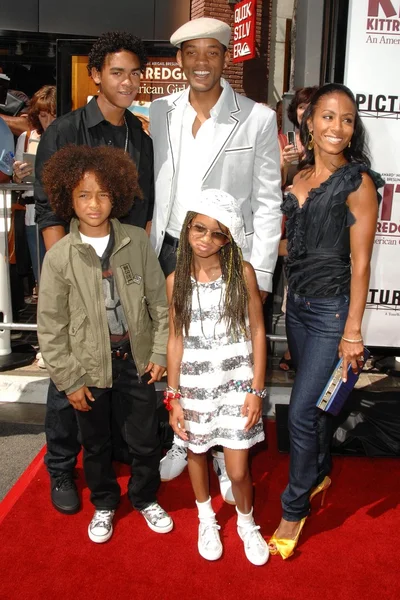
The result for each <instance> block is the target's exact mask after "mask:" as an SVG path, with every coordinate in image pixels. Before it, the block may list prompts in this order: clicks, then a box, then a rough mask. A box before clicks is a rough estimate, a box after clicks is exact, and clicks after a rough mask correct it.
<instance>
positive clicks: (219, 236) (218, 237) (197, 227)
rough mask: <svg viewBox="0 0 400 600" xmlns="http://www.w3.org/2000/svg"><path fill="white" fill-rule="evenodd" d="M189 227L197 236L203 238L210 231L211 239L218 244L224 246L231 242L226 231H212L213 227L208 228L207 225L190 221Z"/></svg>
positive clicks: (194, 235)
mask: <svg viewBox="0 0 400 600" xmlns="http://www.w3.org/2000/svg"><path fill="white" fill-rule="evenodd" d="M188 229H190V231H191V232H192V235H193V237H195V238H202V237H204V236H205V235H207V234H208V233H209V234H210V236H211V240H212V241H213V243H214V244H215V245H216V246H220V247H222V246H225V245H226V244H228V243H229V242H230V237H229V235H227V234H226V233H222V231H211V229H208V228H207V227H206V226H205V225H201V224H200V223H189V225H188Z"/></svg>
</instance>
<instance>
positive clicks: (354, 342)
mask: <svg viewBox="0 0 400 600" xmlns="http://www.w3.org/2000/svg"><path fill="white" fill-rule="evenodd" d="M342 340H343V341H345V342H349V344H358V343H359V342H362V341H363V339H362V338H360V339H359V340H350V339H349V338H345V337H344V336H343V335H342Z"/></svg>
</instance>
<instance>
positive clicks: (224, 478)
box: [212, 450, 236, 505]
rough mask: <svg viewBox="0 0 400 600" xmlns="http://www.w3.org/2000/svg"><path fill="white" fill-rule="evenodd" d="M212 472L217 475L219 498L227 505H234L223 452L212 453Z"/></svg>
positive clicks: (214, 451)
mask: <svg viewBox="0 0 400 600" xmlns="http://www.w3.org/2000/svg"><path fill="white" fill-rule="evenodd" d="M212 456H213V467H214V471H215V472H216V474H217V475H218V480H219V489H220V490H221V496H222V498H223V499H224V500H225V502H226V503H227V504H232V505H235V504H236V502H235V498H234V497H233V493H232V483H231V480H230V479H229V477H228V475H227V472H226V468H225V457H224V453H223V452H218V451H217V450H213V451H212Z"/></svg>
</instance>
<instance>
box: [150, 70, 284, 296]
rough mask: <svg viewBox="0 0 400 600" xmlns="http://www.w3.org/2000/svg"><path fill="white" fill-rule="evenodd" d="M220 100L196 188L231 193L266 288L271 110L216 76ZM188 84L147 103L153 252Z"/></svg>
mask: <svg viewBox="0 0 400 600" xmlns="http://www.w3.org/2000/svg"><path fill="white" fill-rule="evenodd" d="M221 84H222V86H223V87H224V88H225V94H224V95H225V99H224V102H223V104H222V106H221V109H220V111H219V114H218V117H217V122H216V124H215V130H214V136H213V139H212V140H210V144H212V149H211V152H210V160H209V164H208V165H207V167H206V169H205V171H204V175H203V179H202V189H210V188H212V189H220V190H224V191H225V192H228V193H229V194H231V195H232V196H234V198H236V199H237V200H238V201H239V203H240V206H241V208H242V211H243V218H244V223H245V231H246V241H247V249H245V250H244V252H243V254H244V258H245V259H246V260H248V261H249V262H250V263H251V264H252V265H253V267H254V269H255V272H256V275H257V281H258V284H259V287H260V289H262V290H265V291H271V290H272V275H273V272H274V268H275V263H276V258H277V252H278V244H279V240H280V236H281V220H282V215H281V212H280V204H281V201H282V194H281V174H280V157H279V147H278V134H277V127H276V115H275V113H274V111H273V110H271V109H270V108H268V107H266V106H263V105H262V104H257V103H256V102H253V100H250V99H249V98H246V97H245V96H242V95H240V94H237V93H236V92H235V91H234V90H233V89H232V87H231V86H230V85H229V83H228V82H227V81H225V80H224V79H221ZM188 95H189V89H186V90H185V91H183V92H177V93H176V94H172V95H171V96H166V97H164V98H159V99H157V100H155V101H154V102H152V104H151V107H150V130H151V136H152V138H153V143H154V178H155V206H154V214H153V223H152V229H151V241H152V244H153V247H154V248H155V250H156V253H157V255H158V254H159V253H160V251H161V246H162V243H163V239H164V235H165V229H166V227H167V225H168V221H169V217H170V214H171V209H172V203H173V200H174V194H175V189H176V179H177V177H176V175H177V163H178V161H179V155H180V140H181V130H182V122H183V114H184V111H185V107H186V105H187V102H188Z"/></svg>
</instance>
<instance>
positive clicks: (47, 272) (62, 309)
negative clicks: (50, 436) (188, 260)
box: [37, 219, 168, 394]
mask: <svg viewBox="0 0 400 600" xmlns="http://www.w3.org/2000/svg"><path fill="white" fill-rule="evenodd" d="M112 225H113V228H114V235H115V245H114V250H113V252H112V255H111V258H110V264H111V268H112V270H113V274H114V281H115V283H116V285H117V289H118V293H119V297H120V299H121V304H122V306H123V309H124V312H125V317H126V320H127V324H128V331H129V337H130V342H131V349H132V354H133V358H134V361H135V364H136V367H137V370H138V373H139V375H143V373H144V372H145V370H146V367H147V365H148V363H149V362H153V363H155V364H157V365H161V366H166V350H167V338H168V304H167V297H166V291H165V279H164V275H163V273H162V271H161V268H160V265H159V262H158V259H157V256H156V254H155V252H154V250H153V248H152V247H151V245H150V242H149V239H148V237H147V235H146V233H145V231H144V230H143V229H140V228H139V227H133V226H132V225H122V224H121V223H120V222H119V221H117V220H116V219H112ZM102 286H103V284H102V269H101V264H100V259H99V257H98V256H97V255H96V252H95V251H94V249H93V248H92V246H90V245H88V244H84V243H83V242H82V241H81V237H80V235H79V231H78V221H77V220H76V219H74V220H73V221H72V222H71V228H70V233H69V234H68V235H67V236H65V237H64V238H62V239H61V240H60V241H59V242H57V243H56V244H55V245H54V246H53V247H52V248H51V249H50V250H49V251H48V252H47V253H46V256H45V259H44V262H43V269H42V274H41V278H40V289H39V304H38V316H37V323H38V337H39V344H40V351H41V353H42V356H43V359H44V362H45V365H46V368H47V370H48V372H49V374H50V377H51V378H52V380H53V381H54V383H55V385H56V386H57V388H58V390H60V391H65V392H66V393H67V394H70V393H72V392H74V391H76V390H77V389H79V388H80V387H82V386H83V385H86V386H94V387H99V388H109V387H112V367H111V344H110V334H109V329H108V323H107V316H106V308H105V303H104V297H103V287H102Z"/></svg>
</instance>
